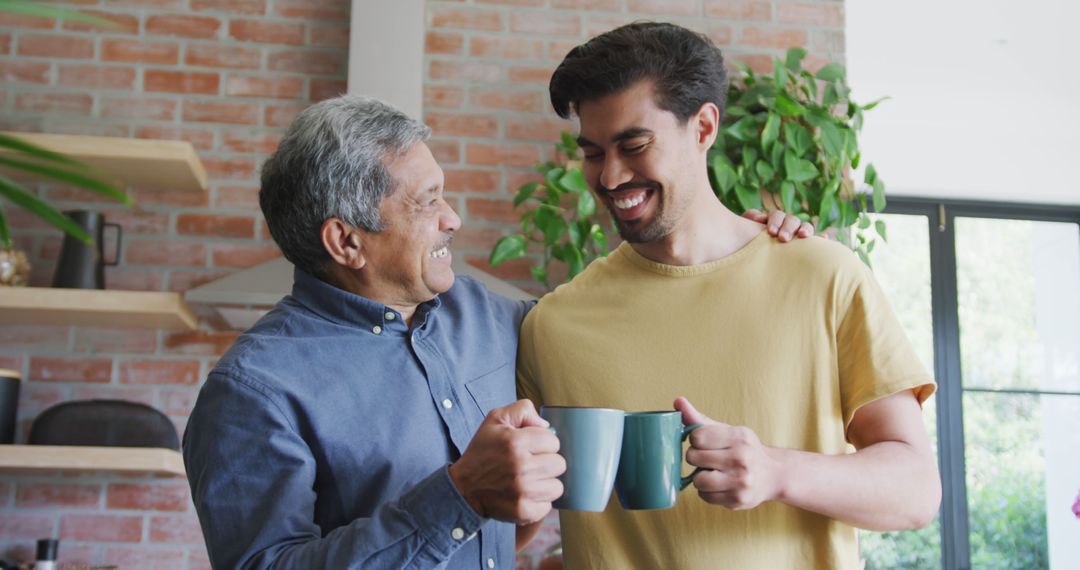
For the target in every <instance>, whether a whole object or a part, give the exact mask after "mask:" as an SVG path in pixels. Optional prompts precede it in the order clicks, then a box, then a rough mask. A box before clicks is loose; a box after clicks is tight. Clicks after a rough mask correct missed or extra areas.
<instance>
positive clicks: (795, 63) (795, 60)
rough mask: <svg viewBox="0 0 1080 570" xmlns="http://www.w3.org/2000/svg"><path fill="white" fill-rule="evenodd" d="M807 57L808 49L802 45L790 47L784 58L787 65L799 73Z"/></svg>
mask: <svg viewBox="0 0 1080 570" xmlns="http://www.w3.org/2000/svg"><path fill="white" fill-rule="evenodd" d="M805 57H806V50H805V49H803V48H801V47H793V48H788V50H787V55H786V57H785V58H784V61H785V65H786V66H787V68H788V69H790V70H791V71H793V72H795V73H798V72H799V71H801V70H802V60H803V59H804V58H805Z"/></svg>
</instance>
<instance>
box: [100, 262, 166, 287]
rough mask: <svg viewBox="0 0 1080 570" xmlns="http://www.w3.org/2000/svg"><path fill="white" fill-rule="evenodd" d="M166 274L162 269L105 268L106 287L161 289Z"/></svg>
mask: <svg viewBox="0 0 1080 570" xmlns="http://www.w3.org/2000/svg"><path fill="white" fill-rule="evenodd" d="M163 281H164V276H163V275H162V273H161V272H160V271H153V270H143V269H140V270H136V269H127V268H120V267H106V268H105V288H106V289H125V290H128V291H161V284H162V282H163Z"/></svg>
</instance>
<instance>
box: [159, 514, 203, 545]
mask: <svg viewBox="0 0 1080 570" xmlns="http://www.w3.org/2000/svg"><path fill="white" fill-rule="evenodd" d="M150 540H151V541H152V542H177V543H182V544H203V535H202V528H201V527H200V526H199V519H197V518H195V517H194V516H173V517H165V516H155V517H150Z"/></svg>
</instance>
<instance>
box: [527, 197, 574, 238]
mask: <svg viewBox="0 0 1080 570" xmlns="http://www.w3.org/2000/svg"><path fill="white" fill-rule="evenodd" d="M533 220H534V221H535V222H536V227H537V229H539V230H540V233H542V234H544V244H545V245H552V244H554V243H555V242H557V241H559V238H561V237H562V236H563V234H565V233H566V220H565V219H563V217H562V215H561V214H560V212H559V210H558V209H557V208H555V207H553V206H550V205H548V204H540V206H539V207H537V208H536V216H535V217H534V218H533Z"/></svg>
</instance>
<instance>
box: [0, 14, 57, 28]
mask: <svg viewBox="0 0 1080 570" xmlns="http://www.w3.org/2000/svg"><path fill="white" fill-rule="evenodd" d="M55 27H56V19H55V18H51V17H47V16H27V15H23V14H8V13H5V12H0V28H35V29H39V30H51V29H53V28H55Z"/></svg>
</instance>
